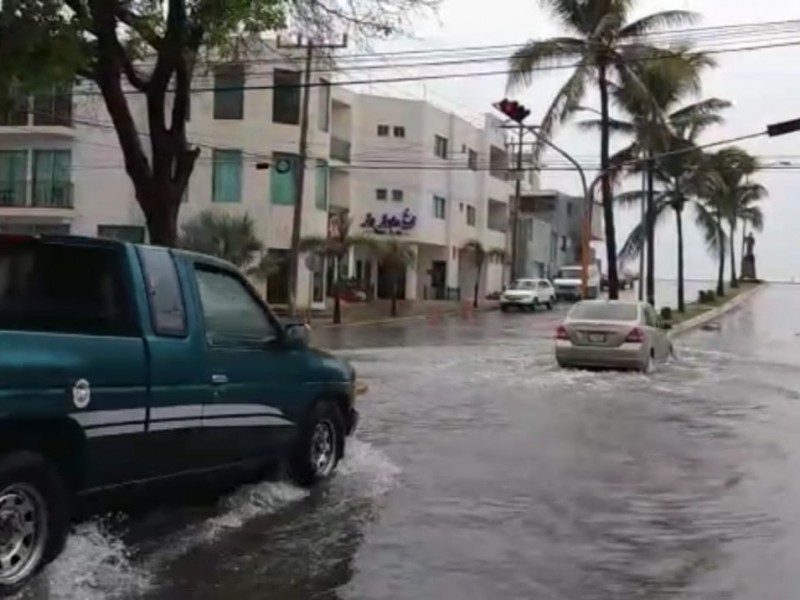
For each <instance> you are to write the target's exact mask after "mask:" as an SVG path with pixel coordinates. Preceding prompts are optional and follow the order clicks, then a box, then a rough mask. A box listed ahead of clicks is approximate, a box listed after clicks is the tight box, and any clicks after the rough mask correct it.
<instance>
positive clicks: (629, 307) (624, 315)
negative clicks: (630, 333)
mask: <svg viewBox="0 0 800 600" xmlns="http://www.w3.org/2000/svg"><path fill="white" fill-rule="evenodd" d="M568 315H569V317H568V318H570V319H575V320H578V319H581V320H587V321H595V320H597V321H636V320H637V319H638V318H639V308H638V307H637V306H636V304H633V303H629V302H580V303H578V304H576V305H575V306H574V307H573V308H572V310H571V311H569V313H568Z"/></svg>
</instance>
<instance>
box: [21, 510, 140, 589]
mask: <svg viewBox="0 0 800 600" xmlns="http://www.w3.org/2000/svg"><path fill="white" fill-rule="evenodd" d="M150 586H151V579H150V576H149V575H148V574H147V572H146V571H143V570H141V569H140V568H139V567H137V566H135V565H134V563H133V561H132V553H131V551H130V549H129V548H128V547H127V546H126V545H125V543H124V542H123V541H122V540H121V539H120V538H119V537H118V536H117V535H115V534H113V533H111V531H110V530H109V528H108V527H107V526H106V524H105V523H104V522H103V521H92V522H89V523H84V524H81V525H79V526H78V527H76V528H75V530H74V531H73V533H72V535H70V537H69V539H68V540H67V546H66V548H65V550H64V553H63V554H62V555H61V556H60V557H59V558H58V559H57V560H56V561H55V562H54V563H53V564H52V565H50V566H49V567H48V568H47V570H46V571H45V572H44V573H43V574H42V575H41V576H40V577H39V578H38V579H37V581H35V582H33V583H32V585H31V587H30V588H28V589H27V590H26V591H25V592H23V593H22V594H21V595H20V596H19V597H20V599H23V598H24V599H26V600H27V599H30V600H34V599H36V600H39V599H42V600H44V599H47V600H61V599H62V598H63V599H70V600H74V599H75V598H80V599H81V600H111V599H114V598H122V597H129V596H132V595H139V594H141V593H143V592H145V591H146V590H147V589H148V588H150Z"/></svg>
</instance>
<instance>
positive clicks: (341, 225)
mask: <svg viewBox="0 0 800 600" xmlns="http://www.w3.org/2000/svg"><path fill="white" fill-rule="evenodd" d="M352 226H353V219H351V218H349V217H344V216H342V217H340V218H338V219H336V220H335V222H334V223H333V225H332V228H331V231H330V233H329V235H328V236H327V237H325V236H308V237H304V238H303V239H302V240H300V251H301V252H310V253H312V254H317V255H319V256H322V257H325V258H327V259H329V260H332V261H333V264H334V269H333V290H332V292H333V322H334V323H336V324H337V325H338V324H339V323H341V322H342V300H341V280H342V269H341V266H342V264H344V261H345V260H347V256H348V254H349V253H350V249H351V248H355V247H363V248H375V247H376V240H374V239H373V238H370V237H368V236H365V235H356V234H351V233H350V229H351V228H352Z"/></svg>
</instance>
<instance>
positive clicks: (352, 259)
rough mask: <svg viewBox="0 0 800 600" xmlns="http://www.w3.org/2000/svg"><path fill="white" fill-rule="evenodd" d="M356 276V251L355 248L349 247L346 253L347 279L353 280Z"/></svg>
mask: <svg viewBox="0 0 800 600" xmlns="http://www.w3.org/2000/svg"><path fill="white" fill-rule="evenodd" d="M355 276H356V249H355V246H350V250H349V251H348V252H347V277H348V278H353V277H355Z"/></svg>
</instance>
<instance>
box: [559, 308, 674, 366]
mask: <svg viewBox="0 0 800 600" xmlns="http://www.w3.org/2000/svg"><path fill="white" fill-rule="evenodd" d="M668 328H669V325H668V324H666V323H664V322H663V321H662V320H661V318H660V317H659V316H658V314H657V313H656V311H655V310H654V309H653V307H652V306H650V305H649V304H647V303H644V302H622V301H619V300H584V301H581V302H578V303H577V304H576V305H575V306H573V307H572V309H571V310H570V311H569V313H568V314H567V317H566V319H564V322H563V323H562V324H561V325H559V326H558V329H557V330H556V341H555V353H556V360H557V361H558V364H559V366H561V367H606V368H622V369H637V370H639V371H642V372H649V371H650V370H651V369H652V367H653V364H654V362H655V361H663V360H666V359H667V358H669V357H670V356H671V355H672V354H673V348H672V342H671V341H670V339H669V337H668V336H667V334H666V331H667V329H668Z"/></svg>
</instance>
